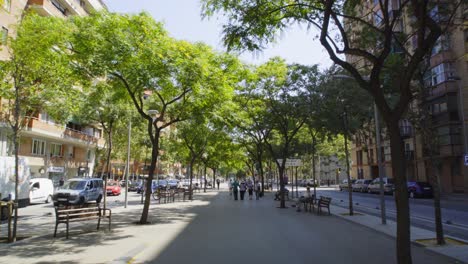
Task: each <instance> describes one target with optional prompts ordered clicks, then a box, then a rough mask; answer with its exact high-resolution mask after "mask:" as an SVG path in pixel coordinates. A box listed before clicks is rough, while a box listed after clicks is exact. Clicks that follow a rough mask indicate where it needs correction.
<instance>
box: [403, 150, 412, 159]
mask: <svg viewBox="0 0 468 264" xmlns="http://www.w3.org/2000/svg"><path fill="white" fill-rule="evenodd" d="M405 159H406V160H408V161H410V160H413V159H414V150H405Z"/></svg>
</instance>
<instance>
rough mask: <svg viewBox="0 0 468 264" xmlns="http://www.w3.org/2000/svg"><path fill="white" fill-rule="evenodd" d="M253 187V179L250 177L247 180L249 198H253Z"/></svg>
mask: <svg viewBox="0 0 468 264" xmlns="http://www.w3.org/2000/svg"><path fill="white" fill-rule="evenodd" d="M253 189H254V184H253V182H252V180H250V179H249V180H248V181H247V190H248V192H249V200H252V196H253Z"/></svg>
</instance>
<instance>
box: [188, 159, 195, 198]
mask: <svg viewBox="0 0 468 264" xmlns="http://www.w3.org/2000/svg"><path fill="white" fill-rule="evenodd" d="M193 163H195V158H194V157H192V160H190V166H189V170H190V173H189V175H190V186H189V200H190V201H191V200H192V190H193V188H192V179H193Z"/></svg>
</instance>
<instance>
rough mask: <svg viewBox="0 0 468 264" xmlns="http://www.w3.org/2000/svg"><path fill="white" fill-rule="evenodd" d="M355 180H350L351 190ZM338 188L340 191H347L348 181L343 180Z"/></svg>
mask: <svg viewBox="0 0 468 264" xmlns="http://www.w3.org/2000/svg"><path fill="white" fill-rule="evenodd" d="M355 181H356V180H355V179H351V188H352V185H353V183H354V182H355ZM338 188H340V191H343V190H347V189H348V179H344V180H343V181H342V182H341V183H340V184H339V185H338Z"/></svg>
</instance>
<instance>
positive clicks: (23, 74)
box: [0, 15, 77, 242]
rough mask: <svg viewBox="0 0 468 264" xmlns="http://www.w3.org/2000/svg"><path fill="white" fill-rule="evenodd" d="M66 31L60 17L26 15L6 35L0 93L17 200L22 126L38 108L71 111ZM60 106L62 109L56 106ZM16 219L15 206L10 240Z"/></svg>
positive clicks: (0, 64)
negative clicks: (13, 33) (7, 56)
mask: <svg viewBox="0 0 468 264" xmlns="http://www.w3.org/2000/svg"><path fill="white" fill-rule="evenodd" d="M69 34H70V32H69V31H68V29H67V28H66V27H64V22H63V20H55V19H51V18H40V17H38V16H37V15H26V16H25V17H24V18H23V19H22V21H21V23H20V25H19V27H18V31H17V37H16V39H8V45H7V48H8V51H9V53H10V59H9V60H6V61H1V62H0V80H1V86H0V97H1V98H2V99H5V100H7V101H8V102H7V104H5V106H4V107H3V108H2V113H1V114H2V116H3V117H4V120H5V121H6V122H7V123H8V124H9V126H10V127H11V129H12V133H11V139H12V141H13V152H14V156H15V181H16V187H15V197H14V199H15V202H16V203H18V199H19V197H18V191H19V190H18V188H19V186H18V181H19V179H18V177H19V174H18V160H19V158H18V148H19V138H20V136H21V130H22V129H23V127H24V126H26V125H27V124H28V123H29V119H30V117H31V116H33V115H34V114H36V113H38V112H40V111H41V110H46V111H47V112H49V113H50V114H51V116H53V117H55V118H56V120H58V121H63V120H66V119H67V118H68V117H69V116H70V113H71V112H72V111H73V105H72V104H71V102H72V100H70V98H72V96H73V95H75V94H76V93H77V90H76V89H75V88H74V86H73V85H74V82H75V81H76V79H75V78H74V75H73V72H72V71H71V70H70V68H69V67H68V66H69V61H68V60H65V59H63V56H62V54H61V53H60V49H59V47H63V46H64V45H65V42H64V39H63V37H66V36H67V35H69ZM31 47H34V49H32V48H31ZM52 98H55V100H52ZM59 108H60V109H61V111H59V110H57V109H59ZM59 112H60V114H58V113H59ZM17 223H18V207H15V211H14V224H13V241H11V242H14V241H15V240H16V231H17Z"/></svg>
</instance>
